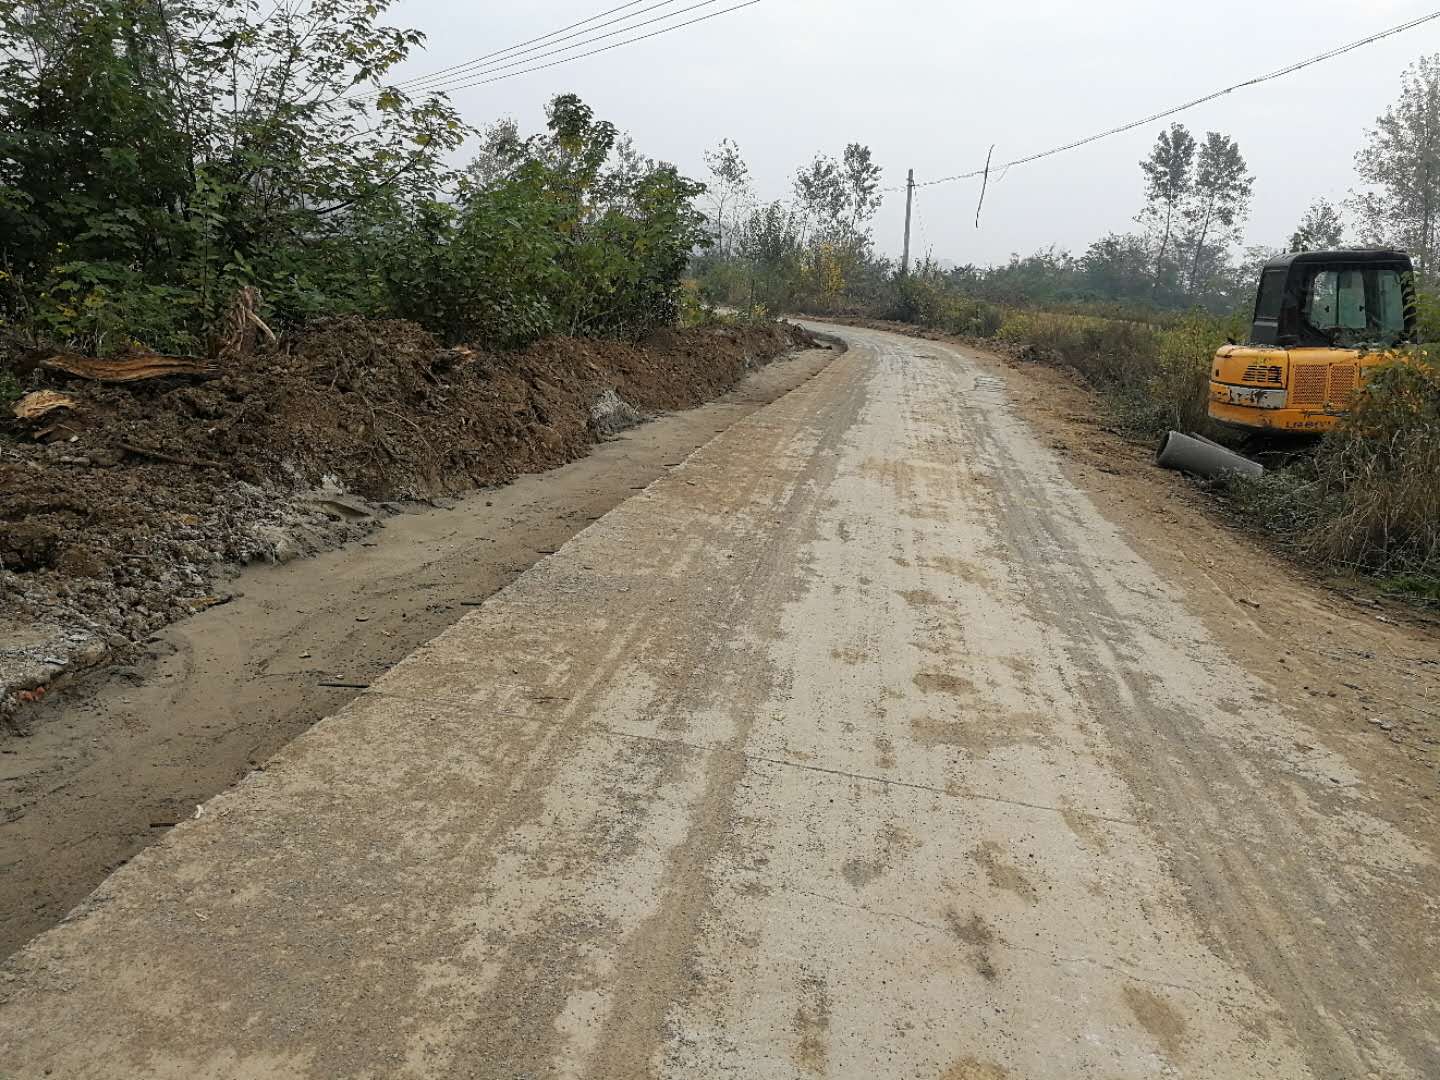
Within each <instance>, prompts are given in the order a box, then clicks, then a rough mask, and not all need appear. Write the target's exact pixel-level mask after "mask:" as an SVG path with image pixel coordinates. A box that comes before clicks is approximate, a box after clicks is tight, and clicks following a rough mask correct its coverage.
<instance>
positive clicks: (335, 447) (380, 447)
mask: <svg viewBox="0 0 1440 1080" xmlns="http://www.w3.org/2000/svg"><path fill="white" fill-rule="evenodd" d="M810 343H811V342H810V339H809V338H808V336H807V335H806V334H805V333H804V332H803V331H801V330H799V329H797V328H794V327H789V326H780V325H776V326H765V327H738V326H737V327H730V326H720V327H707V328H702V329H694V330H676V331H665V332H662V333H658V334H655V335H653V336H652V337H651V338H650V339H648V340H646V341H644V342H642V343H640V344H635V345H632V344H626V343H622V342H613V341H594V340H580V339H564V338H562V339H551V340H547V341H543V342H540V343H537V344H535V345H533V346H531V347H530V348H528V349H525V350H523V351H519V352H512V353H489V352H483V351H479V350H473V349H466V348H445V347H443V346H441V345H440V344H439V343H438V342H437V341H436V340H435V339H434V338H433V337H431V336H430V335H429V334H427V333H426V332H425V331H423V330H421V329H420V328H418V327H416V326H414V325H413V324H410V323H404V322H398V321H369V320H364V319H360V318H358V317H348V318H338V319H331V320H326V321H322V322H319V323H317V324H315V325H313V326H312V327H311V328H310V329H309V330H308V331H307V332H305V333H304V334H302V335H298V336H296V337H295V338H293V339H287V340H286V341H285V342H283V343H281V344H280V345H278V346H275V347H271V348H268V349H263V350H261V351H259V352H257V353H255V354H252V355H248V356H240V357H228V358H225V359H223V360H222V361H220V362H219V363H218V365H217V367H218V372H217V373H216V374H214V375H213V376H209V377H204V376H201V377H164V378H156V379H150V380H146V381H142V382H132V383H127V384H124V385H108V384H104V383H100V382H95V381H87V380H85V379H83V378H77V377H73V376H71V375H69V374H67V373H65V372H63V371H56V370H42V369H38V368H33V367H32V368H31V369H29V370H28V371H27V372H26V374H25V378H24V380H23V381H24V382H25V383H26V384H27V389H31V390H35V389H63V391H64V393H65V394H66V395H67V396H68V397H69V398H72V399H73V400H74V405H73V407H70V408H68V409H64V410H56V411H51V412H47V413H46V414H45V415H44V416H43V418H41V419H40V420H38V421H32V422H29V423H22V422H21V421H19V420H9V419H8V418H7V419H6V420H5V421H4V423H3V424H0V624H12V625H26V624H29V625H32V626H33V625H41V626H49V627H51V628H53V630H54V633H53V634H50V635H46V636H42V637H41V638H40V639H38V640H36V639H35V638H34V636H33V635H31V636H30V639H29V640H30V641H31V643H30V644H29V645H27V646H24V647H23V648H21V647H17V648H6V647H5V646H4V645H0V694H3V693H4V691H6V690H7V689H8V690H14V689H17V688H19V687H21V686H34V685H36V684H40V683H45V682H49V681H51V678H52V677H53V676H54V675H55V674H57V673H59V672H61V671H63V670H65V669H66V668H67V667H68V666H69V664H68V660H67V657H68V655H69V654H70V653H75V654H82V653H83V654H84V655H87V656H93V655H94V654H95V652H96V648H95V646H96V644H97V643H99V644H101V645H103V647H104V649H107V650H110V651H112V652H113V651H115V650H124V649H126V648H127V647H128V646H130V645H133V644H134V643H136V642H139V641H143V639H144V638H145V637H146V636H147V635H148V634H150V633H151V632H153V631H154V630H156V629H158V628H159V627H160V626H163V625H164V624H166V623H167V622H170V621H172V620H174V619H176V618H178V617H181V616H183V615H185V614H187V613H189V612H191V611H194V610H196V609H197V608H199V607H204V606H207V605H209V604H213V603H216V602H217V601H219V600H222V599H223V595H220V596H217V595H216V592H215V587H214V581H215V578H216V570H217V569H219V568H221V567H223V566H224V565H225V564H233V563H245V562H251V561H255V560H260V559H272V560H273V559H282V560H283V559H287V558H290V557H293V556H296V555H301V554H305V553H306V552H308V551H312V550H316V549H319V548H322V547H326V546H331V545H334V544H336V543H339V542H342V541H344V540H347V539H351V538H353V537H355V536H357V535H359V534H360V533H363V532H364V531H366V530H368V529H369V528H372V527H373V526H374V523H375V520H376V518H377V516H379V515H380V514H381V513H382V509H381V508H377V507H375V506H373V505H371V504H372V503H377V502H383V501H388V500H414V499H428V498H433V497H436V496H440V495H446V494H455V493H458V492H461V491H464V490H469V489H472V488H475V487H477V486H488V485H496V484H501V483H504V482H506V481H508V480H510V479H512V478H514V477H515V476H517V475H519V474H521V473H525V472H537V471H541V470H544V469H548V468H552V467H554V466H557V465H560V464H563V463H565V462H566V461H570V460H572V459H574V458H576V457H578V456H581V455H583V454H585V453H586V452H587V450H588V448H589V446H590V445H591V444H592V443H594V442H595V441H596V440H597V439H600V438H603V437H605V436H606V435H607V434H608V433H611V432H613V431H614V430H616V429H617V428H618V427H620V426H624V424H626V423H631V422H634V420H635V419H637V418H639V417H641V416H643V415H644V414H653V413H655V412H658V411H662V410H668V409H677V408H685V407H689V406H692V405H696V404H699V403H700V402H702V401H705V400H708V399H710V398H713V397H715V396H717V395H718V394H720V393H722V392H723V391H724V390H726V389H728V388H729V387H730V386H732V385H734V383H735V382H737V381H738V380H739V379H740V378H741V376H743V375H744V374H745V372H746V371H748V370H750V369H751V368H753V367H755V366H757V365H759V364H762V363H765V362H767V361H769V360H771V359H773V358H775V357H776V356H779V355H781V354H782V353H785V352H787V351H789V350H791V349H793V348H796V347H799V346H802V345H808V344H810ZM356 495H358V496H360V497H361V498H360V499H357V498H355V497H354V496H356ZM363 500H368V502H367V501H363ZM8 637H9V635H7V638H8Z"/></svg>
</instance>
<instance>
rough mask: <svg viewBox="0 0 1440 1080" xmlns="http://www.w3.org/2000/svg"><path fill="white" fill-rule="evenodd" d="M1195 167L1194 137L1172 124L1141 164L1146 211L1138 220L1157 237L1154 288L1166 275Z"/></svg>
mask: <svg viewBox="0 0 1440 1080" xmlns="http://www.w3.org/2000/svg"><path fill="white" fill-rule="evenodd" d="M1194 167H1195V137H1194V136H1193V135H1191V134H1190V131H1189V129H1188V128H1186V127H1185V125H1184V124H1171V125H1170V129H1169V130H1168V131H1162V132H1161V133H1160V136H1159V138H1157V139H1156V140H1155V146H1154V147H1153V148H1152V149H1151V151H1150V156H1149V157H1147V158H1145V159H1144V160H1143V161H1141V162H1140V171H1141V172H1142V173H1144V174H1145V209H1143V210H1142V211H1141V212H1140V216H1139V218H1138V220H1139V221H1141V222H1143V223H1146V224H1148V225H1150V226H1151V227H1152V228H1153V229H1155V230H1156V231H1158V233H1159V237H1160V238H1159V243H1158V244H1157V250H1156V253H1155V282H1156V283H1157V284H1158V283H1159V281H1160V279H1161V276H1162V275H1163V274H1164V272H1165V265H1166V264H1165V259H1166V257H1167V256H1168V255H1169V254H1170V242H1171V240H1172V239H1173V238H1174V235H1175V226H1176V224H1177V219H1178V217H1179V214H1180V211H1181V207H1182V206H1184V204H1185V200H1186V199H1187V198H1188V197H1189V196H1190V189H1191V184H1192V183H1193V180H1194V176H1193V174H1194Z"/></svg>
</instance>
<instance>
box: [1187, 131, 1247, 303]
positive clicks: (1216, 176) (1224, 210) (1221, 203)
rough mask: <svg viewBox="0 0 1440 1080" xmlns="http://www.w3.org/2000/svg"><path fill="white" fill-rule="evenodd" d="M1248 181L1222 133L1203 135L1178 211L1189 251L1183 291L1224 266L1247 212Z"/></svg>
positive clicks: (1232, 144) (1240, 159)
mask: <svg viewBox="0 0 1440 1080" xmlns="http://www.w3.org/2000/svg"><path fill="white" fill-rule="evenodd" d="M1253 186H1254V180H1253V179H1252V177H1251V176H1250V169H1249V167H1248V166H1247V165H1246V164H1245V158H1244V157H1243V156H1242V155H1241V153H1240V147H1239V146H1238V145H1237V144H1236V142H1235V141H1234V140H1233V139H1231V138H1230V137H1229V136H1228V135H1222V134H1220V133H1219V132H1217V131H1210V132H1207V133H1206V134H1205V141H1204V142H1203V143H1201V144H1200V150H1199V153H1198V154H1197V155H1196V161H1195V180H1194V183H1193V184H1192V185H1191V189H1190V194H1189V196H1188V198H1187V199H1186V201H1185V205H1184V207H1183V208H1182V211H1181V213H1182V216H1183V217H1184V219H1185V226H1186V237H1185V243H1186V247H1187V248H1188V251H1189V257H1190V270H1189V282H1188V292H1189V293H1190V295H1191V296H1194V295H1195V292H1196V289H1197V288H1198V287H1199V286H1200V284H1201V283H1202V280H1203V279H1204V278H1205V277H1208V276H1210V275H1213V274H1216V273H1218V272H1219V271H1221V270H1222V269H1223V268H1224V266H1225V265H1226V262H1227V259H1228V256H1229V251H1230V247H1231V245H1232V244H1234V243H1235V242H1236V241H1237V240H1238V239H1239V237H1240V231H1241V229H1242V227H1243V225H1244V221H1245V216H1246V214H1247V213H1248V212H1249V208H1250V193H1251V189H1252V188H1253Z"/></svg>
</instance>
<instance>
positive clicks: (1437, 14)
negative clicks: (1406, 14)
mask: <svg viewBox="0 0 1440 1080" xmlns="http://www.w3.org/2000/svg"><path fill="white" fill-rule="evenodd" d="M1435 19H1440V11H1432V12H1431V13H1430V14H1429V15H1421V16H1419V17H1418V18H1414V19H1411V20H1410V21H1409V22H1404V23H1401V24H1400V25H1399V26H1392V27H1390V29H1388V30H1381V31H1380V32H1379V33H1375V34H1370V35H1369V36H1367V37H1363V38H1361V39H1360V40H1358V41H1352V42H1350V43H1349V44H1348V45H1340V46H1337V47H1336V48H1333V49H1330V50H1329V51H1328V52H1323V53H1320V54H1319V55H1318V56H1312V57H1309V58H1308V59H1306V60H1300V61H1298V62H1297V63H1294V64H1290V65H1288V66H1286V67H1283V68H1278V69H1277V70H1275V71H1271V72H1269V73H1268V74H1265V75H1258V76H1256V77H1255V78H1253V79H1246V80H1245V81H1244V82H1238V83H1236V84H1235V85H1234V86H1227V87H1225V89H1223V90H1216V91H1215V92H1214V93H1210V94H1206V95H1205V96H1204V97H1198V98H1195V99H1194V100H1193V101H1187V102H1185V103H1184V104H1183V105H1175V106H1172V107H1171V108H1168V109H1162V110H1161V111H1160V112H1157V113H1151V114H1150V115H1149V116H1146V117H1143V118H1141V119H1139V120H1132V121H1130V122H1129V123H1126V124H1119V125H1117V126H1115V127H1112V128H1108V129H1106V130H1105V131H1101V132H1099V133H1097V134H1095V135H1087V136H1086V137H1085V138H1083V139H1076V140H1075V141H1074V142H1068V143H1066V144H1065V145H1064V146H1056V147H1053V148H1051V149H1049V150H1042V151H1040V153H1038V154H1030V155H1027V156H1026V157H1021V158H1016V159H1014V160H1013V161H1006V162H1003V163H1001V164H999V165H993V166H991V167H990V171H991V172H995V171H998V170H1003V169H1010V168H1013V167H1014V166H1016V165H1028V164H1030V163H1031V162H1034V161H1040V160H1041V159H1043V158H1048V157H1054V156H1055V155H1056V154H1063V153H1065V152H1066V151H1069V150H1076V149H1078V148H1079V147H1082V146H1088V145H1089V144H1090V143H1093V142H1099V141H1100V140H1101V139H1108V138H1110V136H1112V135H1119V134H1121V133H1123V132H1126V131H1133V130H1134V129H1135V128H1138V127H1144V126H1145V125H1146V124H1153V123H1154V122H1155V121H1156V120H1164V119H1165V118H1167V117H1170V116H1174V115H1175V114H1176V113H1181V112H1184V111H1185V110H1186V109H1193V108H1195V107H1196V106H1197V105H1204V104H1205V103H1206V102H1209V101H1214V100H1215V99H1216V98H1222V97H1224V96H1225V95H1226V94H1233V93H1234V92H1235V91H1236V90H1244V89H1246V88H1247V87H1251V86H1259V85H1260V84H1261V83H1266V82H1270V81H1271V80H1273V79H1279V78H1282V77H1283V76H1286V75H1293V74H1294V73H1295V72H1297V71H1299V70H1301V69H1302V68H1307V67H1310V66H1312V65H1313V64H1319V63H1323V62H1324V61H1326V60H1333V59H1334V58H1335V57H1337V56H1343V55H1345V54H1346V53H1348V52H1353V51H1354V50H1356V49H1359V48H1363V47H1364V46H1366V45H1372V44H1374V43H1375V42H1377V41H1381V40H1383V39H1385V38H1388V37H1394V36H1395V35H1396V34H1403V33H1404V32H1405V31H1407V30H1413V29H1415V27H1417V26H1421V25H1423V24H1425V23H1428V22H1432V21H1434V20H1435ZM984 174H985V170H984V169H975V170H973V171H971V172H964V173H956V174H955V175H954V176H942V177H940V178H939V179H937V180H924V181H917V182H916V184H915V186H916V187H917V188H918V187H933V186H935V185H936V184H949V183H953V182H954V181H956V180H973V179H975V178H977V177H980V176H983V175H984ZM885 190H887V191H903V190H904V189H903V188H898V187H895V188H886V189H885Z"/></svg>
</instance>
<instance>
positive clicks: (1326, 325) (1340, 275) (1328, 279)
mask: <svg viewBox="0 0 1440 1080" xmlns="http://www.w3.org/2000/svg"><path fill="white" fill-rule="evenodd" d="M1400 274H1401V272H1400V271H1399V270H1396V269H1392V268H1390V267H1379V266H1364V267H1336V268H1324V269H1317V270H1316V271H1315V272H1314V274H1313V275H1312V276H1311V278H1310V281H1309V284H1308V286H1307V287H1306V289H1305V297H1304V302H1303V304H1302V306H1301V311H1300V315H1301V318H1302V319H1303V320H1304V321H1305V324H1306V326H1307V327H1308V328H1309V329H1310V330H1312V331H1315V332H1317V333H1318V334H1319V335H1320V336H1321V337H1323V338H1324V339H1325V340H1326V341H1327V342H1329V343H1330V344H1331V345H1336V346H1353V345H1360V344H1362V343H1367V344H1368V343H1375V344H1384V345H1394V344H1396V343H1397V342H1400V341H1402V340H1404V338H1405V334H1406V327H1405V307H1404V299H1403V288H1402V283H1401V279H1400Z"/></svg>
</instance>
